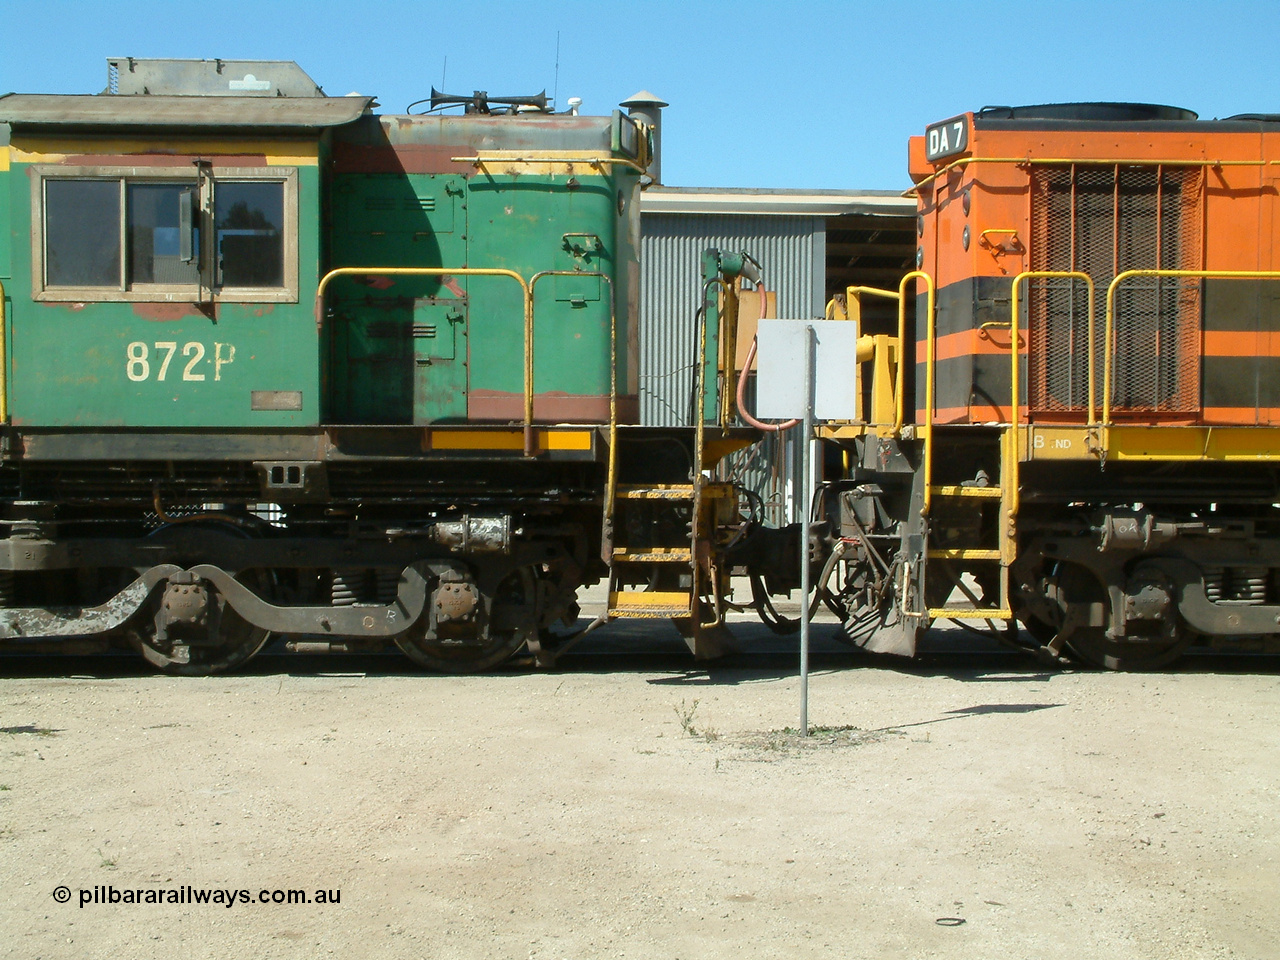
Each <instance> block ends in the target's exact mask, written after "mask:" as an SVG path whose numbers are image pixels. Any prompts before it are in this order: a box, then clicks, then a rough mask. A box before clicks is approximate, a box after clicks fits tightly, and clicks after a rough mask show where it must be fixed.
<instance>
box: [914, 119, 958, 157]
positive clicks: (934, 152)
mask: <svg viewBox="0 0 1280 960" xmlns="http://www.w3.org/2000/svg"><path fill="white" fill-rule="evenodd" d="M967 149H969V121H968V118H966V117H963V116H961V117H952V118H951V119H950V120H943V121H942V122H941V123H933V124H930V125H929V126H927V127H925V128H924V158H925V160H927V161H929V162H930V163H932V162H933V161H935V160H941V159H943V158H944V157H950V156H953V155H955V154H957V153H964V151H965V150H967Z"/></svg>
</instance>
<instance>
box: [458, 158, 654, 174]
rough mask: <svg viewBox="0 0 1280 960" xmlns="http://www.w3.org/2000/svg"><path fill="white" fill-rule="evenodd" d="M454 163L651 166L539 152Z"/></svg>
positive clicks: (641, 170) (642, 168)
mask: <svg viewBox="0 0 1280 960" xmlns="http://www.w3.org/2000/svg"><path fill="white" fill-rule="evenodd" d="M449 159H450V160H452V161H453V162H454V163H469V164H471V165H472V166H475V167H483V166H485V165H487V164H490V163H567V164H575V163H585V164H586V165H587V166H589V167H597V168H599V167H608V166H616V167H629V168H630V169H632V170H635V171H636V172H637V173H641V174H643V173H647V172H648V170H649V168H648V167H646V166H644V165H643V164H641V163H640V162H639V161H637V160H628V159H625V158H623V157H562V156H538V155H537V154H535V155H533V156H530V157H503V156H492V157H483V156H475V157H450V158H449Z"/></svg>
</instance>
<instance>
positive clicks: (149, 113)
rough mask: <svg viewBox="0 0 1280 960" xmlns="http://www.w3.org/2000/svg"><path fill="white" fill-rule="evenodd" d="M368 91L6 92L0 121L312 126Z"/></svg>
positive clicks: (328, 121) (336, 121)
mask: <svg viewBox="0 0 1280 960" xmlns="http://www.w3.org/2000/svg"><path fill="white" fill-rule="evenodd" d="M372 102H373V98H372V97H275V98H266V97H177V96H112V95H105V94H96V95H92V96H86V95H81V94H28V93H11V94H7V95H5V96H3V97H0V122H2V123H9V124H11V125H13V126H15V127H59V128H82V129H84V128H103V129H120V128H125V127H129V128H170V129H178V128H180V129H188V130H190V129H213V128H218V129H224V130H225V129H235V128H241V129H275V130H280V129H289V128H301V129H315V128H319V127H336V126H341V125H342V124H345V123H350V122H351V121H353V120H355V119H357V118H358V117H360V116H361V115H363V114H364V113H365V112H366V111H368V110H369V107H370V105H371V104H372Z"/></svg>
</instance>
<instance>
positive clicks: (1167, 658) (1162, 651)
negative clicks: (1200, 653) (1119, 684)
mask: <svg viewBox="0 0 1280 960" xmlns="http://www.w3.org/2000/svg"><path fill="white" fill-rule="evenodd" d="M1058 589H1059V590H1060V592H1061V595H1062V597H1063V598H1064V599H1066V600H1069V601H1071V602H1076V603H1099V602H1101V603H1103V604H1106V603H1107V592H1106V590H1105V589H1103V586H1102V584H1101V583H1099V582H1098V580H1097V579H1096V578H1095V577H1094V576H1093V575H1092V574H1090V573H1089V572H1088V571H1086V570H1085V569H1083V568H1082V567H1078V566H1076V565H1074V564H1067V565H1066V566H1065V567H1064V569H1063V572H1062V573H1061V574H1060V575H1059V578H1058ZM1193 638H1194V634H1193V633H1192V632H1191V631H1190V630H1188V629H1187V628H1186V626H1185V625H1184V624H1183V623H1182V622H1181V619H1180V618H1179V617H1178V615H1177V613H1176V612H1171V617H1170V619H1169V620H1167V621H1164V622H1162V623H1161V630H1160V633H1159V635H1156V636H1145V637H1122V638H1120V639H1118V640H1112V639H1110V638H1109V637H1107V632H1106V628H1105V627H1086V626H1075V627H1068V628H1067V633H1066V635H1065V636H1064V637H1063V640H1064V641H1065V642H1066V646H1067V649H1068V650H1070V651H1071V653H1072V654H1074V655H1075V657H1076V658H1077V659H1079V660H1081V661H1082V662H1084V663H1086V664H1088V665H1090V666H1094V667H1101V668H1102V669H1103V670H1129V671H1140V670H1156V669H1159V668H1160V667H1163V666H1165V665H1166V664H1168V663H1171V662H1173V661H1174V660H1176V659H1177V658H1178V657H1180V656H1182V653H1183V651H1184V650H1186V649H1187V647H1188V646H1189V645H1190V644H1191V641H1192V639H1193Z"/></svg>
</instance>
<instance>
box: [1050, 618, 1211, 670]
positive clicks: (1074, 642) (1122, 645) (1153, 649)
mask: <svg viewBox="0 0 1280 960" xmlns="http://www.w3.org/2000/svg"><path fill="white" fill-rule="evenodd" d="M1192 639H1193V634H1192V633H1191V631H1189V630H1186V629H1182V630H1180V631H1178V632H1177V633H1175V634H1174V636H1172V637H1168V636H1162V637H1159V638H1155V639H1151V640H1134V639H1130V638H1125V639H1121V640H1109V639H1108V638H1107V635H1106V630H1105V629H1104V628H1102V627H1078V628H1077V629H1075V630H1073V631H1072V632H1071V633H1070V634H1069V635H1068V636H1067V638H1066V640H1067V647H1069V648H1070V650H1071V652H1072V653H1074V654H1075V655H1076V656H1077V657H1079V658H1080V659H1081V660H1083V661H1084V662H1085V663H1087V664H1089V665H1090V666H1094V667H1101V668H1102V669H1104V670H1131V671H1141V670H1157V669H1159V668H1160V667H1163V666H1165V665H1166V664H1169V663H1172V662H1173V661H1174V660H1176V659H1178V657H1180V656H1182V654H1183V651H1185V650H1186V649H1187V647H1188V646H1190V645H1191V641H1192Z"/></svg>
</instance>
